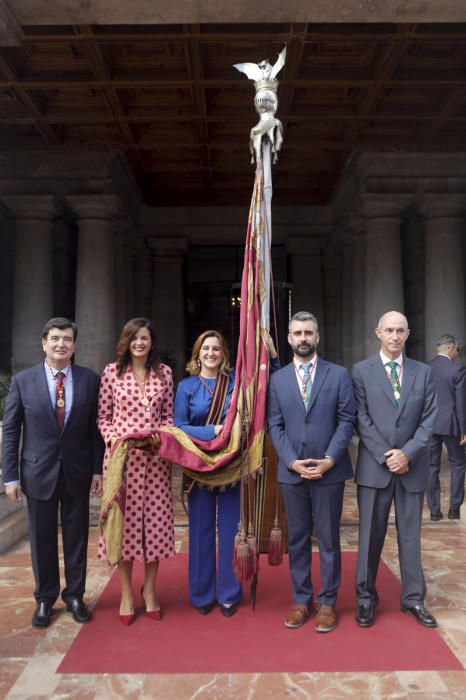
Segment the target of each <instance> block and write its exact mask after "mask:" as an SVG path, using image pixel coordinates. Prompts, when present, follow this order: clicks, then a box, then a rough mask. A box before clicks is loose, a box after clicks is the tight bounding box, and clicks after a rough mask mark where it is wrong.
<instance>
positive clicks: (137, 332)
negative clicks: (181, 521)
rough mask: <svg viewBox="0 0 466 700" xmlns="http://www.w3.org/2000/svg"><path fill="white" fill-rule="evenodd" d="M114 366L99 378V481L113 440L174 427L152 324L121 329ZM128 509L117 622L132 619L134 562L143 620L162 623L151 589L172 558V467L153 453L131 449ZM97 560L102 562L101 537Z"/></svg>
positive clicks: (167, 376) (168, 382)
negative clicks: (102, 446) (140, 575)
mask: <svg viewBox="0 0 466 700" xmlns="http://www.w3.org/2000/svg"><path fill="white" fill-rule="evenodd" d="M116 355H117V361H116V362H112V363H111V364H109V365H107V366H106V367H105V369H104V371H103V374H102V380H101V384H100V394H99V410H98V419H97V422H98V426H99V429H100V432H101V433H102V436H103V438H104V440H105V443H106V453H105V457H104V467H103V477H104V480H105V476H106V465H107V461H108V457H109V452H110V446H111V442H112V438H118V437H122V436H124V435H127V434H128V433H131V432H134V431H141V430H156V429H157V428H160V427H162V426H170V425H173V379H172V372H171V369H170V368H169V367H167V365H164V364H161V363H159V362H158V360H157V354H156V348H155V334H154V328H153V325H152V323H151V322H150V321H149V320H147V319H145V318H134V319H131V320H130V321H128V322H127V323H126V325H125V326H124V328H123V330H122V333H121V336H120V340H119V342H118V346H117V352H116ZM126 469H127V474H126V482H127V491H126V508H125V522H124V531H123V546H122V559H121V561H120V562H119V563H118V570H119V574H120V582H121V604H120V619H121V621H122V622H123V623H124V624H129V623H130V622H132V621H133V619H134V596H133V588H132V581H131V579H132V568H133V562H134V561H135V560H136V561H143V562H144V571H145V576H144V585H143V588H142V589H141V594H142V596H143V600H144V602H145V606H146V612H147V614H148V615H149V616H150V617H152V618H153V619H160V618H161V612H160V605H159V603H158V601H157V599H156V596H155V591H154V586H155V579H156V576H157V569H158V563H159V560H160V559H165V558H167V557H171V556H173V555H174V553H175V551H174V530H173V503H172V494H171V465H170V463H169V462H167V461H166V460H164V459H161V458H160V457H158V456H157V453H156V450H155V446H154V449H150V448H149V449H137V448H134V449H132V450H131V451H130V452H129V454H128V457H127V460H126ZM99 559H106V551H105V542H104V539H103V537H102V535H101V537H100V542H99Z"/></svg>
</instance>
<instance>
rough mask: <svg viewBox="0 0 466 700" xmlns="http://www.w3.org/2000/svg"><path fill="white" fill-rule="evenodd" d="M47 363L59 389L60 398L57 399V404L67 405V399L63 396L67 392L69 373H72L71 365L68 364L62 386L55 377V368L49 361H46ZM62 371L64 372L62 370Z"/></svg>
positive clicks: (61, 406) (60, 406) (59, 405)
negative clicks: (66, 385)
mask: <svg viewBox="0 0 466 700" xmlns="http://www.w3.org/2000/svg"><path fill="white" fill-rule="evenodd" d="M45 364H46V365H47V367H48V368H49V370H50V374H51V375H52V379H53V381H54V382H55V386H56V387H57V390H58V399H57V402H56V405H57V406H58V408H63V406H64V405H65V399H64V398H63V394H64V392H65V384H66V381H67V379H68V375H69V373H70V369H71V365H68V369H67V370H66V374H65V376H64V378H63V383H62V385H61V386H58V384H57V380H56V379H55V375H54V373H53V369H52V368H51V367H50V365H49V363H48V362H46V363H45ZM60 372H62V370H60ZM62 373H63V372H62Z"/></svg>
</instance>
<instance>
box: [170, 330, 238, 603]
mask: <svg viewBox="0 0 466 700" xmlns="http://www.w3.org/2000/svg"><path fill="white" fill-rule="evenodd" d="M186 369H187V371H188V372H189V374H190V375H191V376H190V377H188V378H187V379H183V380H182V381H181V382H180V383H179V384H178V389H177V391H176V397H175V409H174V424H175V426H176V427H178V428H181V429H182V430H183V431H184V432H185V433H187V434H188V435H190V436H191V437H194V438H198V439H200V440H212V439H213V438H214V437H216V436H217V435H219V434H220V432H221V431H222V429H223V421H224V419H225V414H226V411H227V408H228V406H229V403H230V399H231V394H232V391H233V387H234V383H235V378H234V372H232V371H231V368H230V366H229V352H228V346H227V344H226V342H225V339H224V337H223V336H222V334H221V333H219V332H218V331H204V333H201V335H200V336H199V337H198V338H197V340H196V342H195V343H194V346H193V351H192V355H191V359H190V361H189V362H188V364H187V366H186ZM221 387H222V390H221ZM219 402H220V403H219ZM215 403H217V404H218V406H217V408H216V415H213V409H214V404H215ZM212 419H216V421H215V422H210V421H211V420H212ZM188 509H189V598H190V601H191V603H192V605H194V607H195V608H197V610H198V611H199V612H200V613H201V614H202V615H207V614H208V613H210V611H211V610H212V609H213V607H214V606H215V603H216V602H218V603H219V605H220V612H221V613H222V614H223V615H225V616H226V617H231V616H232V615H234V614H235V612H236V608H237V605H238V603H239V602H240V600H241V598H242V589H241V584H240V583H239V582H238V581H237V580H236V576H235V573H234V571H233V567H232V562H233V548H234V540H235V535H236V532H237V529H238V521H239V519H240V484H239V483H237V484H235V485H233V486H231V487H227V488H226V489H225V490H222V489H219V488H214V489H209V488H206V487H203V486H200V485H199V484H197V483H194V485H193V486H192V488H191V491H190V493H189V496H188ZM217 529H218V567H217V557H216V551H215V541H216V531H217Z"/></svg>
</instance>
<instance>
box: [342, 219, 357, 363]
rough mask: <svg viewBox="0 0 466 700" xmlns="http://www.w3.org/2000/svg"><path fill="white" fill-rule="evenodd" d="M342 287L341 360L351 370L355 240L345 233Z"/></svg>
mask: <svg viewBox="0 0 466 700" xmlns="http://www.w3.org/2000/svg"><path fill="white" fill-rule="evenodd" d="M340 241H341V251H342V255H341V287H340V307H341V323H340V345H341V360H342V362H343V364H344V365H345V367H347V368H348V369H350V368H351V364H352V362H353V313H354V310H353V239H352V237H351V234H350V233H349V232H347V231H345V232H344V233H343V234H342V236H341V238H340Z"/></svg>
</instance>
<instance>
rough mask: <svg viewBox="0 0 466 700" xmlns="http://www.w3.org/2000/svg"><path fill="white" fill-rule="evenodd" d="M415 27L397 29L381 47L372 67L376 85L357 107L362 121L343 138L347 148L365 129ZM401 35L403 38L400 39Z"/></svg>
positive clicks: (355, 124)
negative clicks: (393, 35) (394, 36)
mask: <svg viewBox="0 0 466 700" xmlns="http://www.w3.org/2000/svg"><path fill="white" fill-rule="evenodd" d="M416 26H417V25H415V24H412V25H410V26H409V30H408V31H406V30H405V29H404V28H403V30H402V29H401V28H399V27H398V31H397V36H396V38H395V39H393V41H391V42H390V43H389V44H387V46H385V47H383V49H382V52H381V55H380V56H379V57H378V60H377V62H376V65H375V66H374V73H375V75H376V77H377V84H375V85H372V86H371V87H370V88H369V90H368V92H367V95H366V96H365V98H364V99H363V100H362V102H361V103H360V105H359V114H360V115H361V116H362V117H363V120H362V121H357V122H355V123H354V124H353V126H352V127H351V129H350V130H349V131H348V133H347V134H346V136H345V140H346V143H347V144H348V146H349V147H351V144H352V143H353V142H354V141H356V140H357V139H358V138H359V135H360V134H361V132H362V131H363V130H364V128H365V127H366V125H367V118H368V117H369V116H370V115H371V112H372V111H373V110H374V108H375V107H376V105H377V103H378V102H379V99H380V95H381V93H382V91H383V90H384V88H385V86H386V84H387V83H388V82H389V81H390V80H391V78H392V76H393V75H394V73H395V71H396V69H397V67H398V65H399V62H400V60H401V58H402V56H403V54H404V53H405V50H406V46H407V44H408V41H409V40H410V39H412V37H413V36H414V34H415V32H416ZM401 35H403V36H402V37H401Z"/></svg>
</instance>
